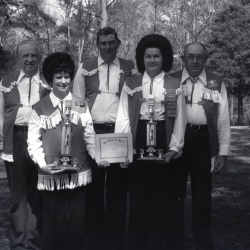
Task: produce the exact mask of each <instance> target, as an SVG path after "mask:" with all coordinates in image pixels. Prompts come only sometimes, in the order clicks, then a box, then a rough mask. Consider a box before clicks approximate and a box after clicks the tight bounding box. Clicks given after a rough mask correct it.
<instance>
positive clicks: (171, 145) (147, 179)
mask: <svg viewBox="0 0 250 250" xmlns="http://www.w3.org/2000/svg"><path fill="white" fill-rule="evenodd" d="M136 62H137V67H138V71H139V72H140V73H141V74H140V75H138V76H135V77H133V78H131V79H127V81H126V84H125V85H124V87H123V90H122V93H121V99H120V104H119V109H118V115H117V119H116V129H115V132H116V133H129V132H131V133H132V136H133V146H134V159H133V163H132V164H131V165H130V166H129V168H130V177H129V196H130V215H129V231H128V245H129V246H128V249H130V250H133V249H136V250H147V249H148V250H149V249H154V250H156V249H163V243H164V211H163V210H164V208H163V200H164V199H163V191H164V188H165V183H164V178H165V176H166V174H167V168H169V167H171V163H170V166H167V165H168V164H169V162H170V161H171V160H172V159H173V158H176V157H178V154H180V153H181V148H182V147H183V143H184V133H185V126H186V114H185V101H184V97H183V95H182V93H181V90H180V82H179V80H177V79H175V78H172V77H170V76H169V75H167V74H166V72H168V71H170V70H171V68H172V63H173V51H172V47H171V44H170V42H169V41H168V39H167V38H166V37H164V36H162V35H157V34H150V35H146V36H144V37H143V38H142V39H141V40H140V41H139V43H138V45H137V48H136ZM152 110H153V112H152ZM151 118H152V119H153V121H154V122H157V124H156V140H155V142H156V146H154V150H158V149H162V150H163V155H162V159H163V160H159V159H156V160H147V159H146V160H142V159H141V160H138V158H140V157H141V152H142V151H141V149H144V148H145V147H146V145H147V144H148V142H147V123H148V122H149V120H150V119H151ZM153 154H154V152H153ZM144 156H145V154H144ZM149 159H150V157H149ZM151 159H153V157H152V158H151ZM154 159H155V158H154ZM121 164H122V163H121ZM123 165H126V164H123ZM124 167H125V166H124Z"/></svg>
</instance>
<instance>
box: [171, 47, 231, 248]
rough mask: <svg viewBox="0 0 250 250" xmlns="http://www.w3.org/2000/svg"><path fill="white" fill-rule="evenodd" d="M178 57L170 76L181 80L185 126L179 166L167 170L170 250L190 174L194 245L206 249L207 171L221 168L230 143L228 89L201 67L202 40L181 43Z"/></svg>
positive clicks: (179, 228) (178, 244) (179, 229)
mask: <svg viewBox="0 0 250 250" xmlns="http://www.w3.org/2000/svg"><path fill="white" fill-rule="evenodd" d="M182 59H183V62H184V63H185V68H184V69H183V70H182V71H179V72H175V73H173V74H172V76H173V77H176V78H179V79H180V80H181V87H182V90H183V92H184V95H185V99H186V107H187V127H186V133H185V141H184V148H183V154H182V156H181V158H180V159H179V163H180V167H179V168H176V170H173V171H172V174H173V180H175V183H172V184H173V186H172V187H173V190H172V200H171V199H170V200H169V203H170V204H172V212H173V213H172V218H171V219H172V222H173V223H172V226H173V229H172V234H173V235H175V237H173V236H171V238H172V239H175V240H172V243H173V242H175V243H173V245H172V246H171V247H172V248H171V249H183V240H184V199H185V192H186V183H187V176H188V174H189V175H190V178H191V188H192V229H193V237H194V242H195V245H196V249H202V250H205V249H208V250H211V249H214V247H213V242H212V237H211V231H210V227H211V192H212V173H223V172H224V170H225V168H226V162H227V155H228V153H229V146H230V141H231V135H230V122H229V112H228V101H227V92H226V88H225V85H224V83H223V81H222V80H221V79H220V77H219V76H217V75H215V74H213V73H211V72H209V71H206V70H205V68H204V67H205V64H206V61H207V51H206V47H205V46H204V45H203V44H202V43H199V42H193V43H190V44H188V45H186V47H185V49H184V55H183V57H182ZM173 214H175V215H176V214H177V215H176V216H173ZM176 237H177V238H176ZM176 239H177V240H176ZM169 241H170V242H171V239H170V240H169ZM170 245H171V244H170Z"/></svg>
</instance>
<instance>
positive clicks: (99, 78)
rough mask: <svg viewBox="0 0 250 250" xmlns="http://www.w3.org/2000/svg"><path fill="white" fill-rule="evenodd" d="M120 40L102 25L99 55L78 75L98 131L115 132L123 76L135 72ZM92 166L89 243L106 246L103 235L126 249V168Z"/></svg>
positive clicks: (79, 88) (79, 87)
mask: <svg viewBox="0 0 250 250" xmlns="http://www.w3.org/2000/svg"><path fill="white" fill-rule="evenodd" d="M120 43H121V41H120V40H119V38H118V36H117V33H116V31H115V30H114V29H112V28H110V27H105V28H102V29H100V30H99V31H98V33H97V43H96V44H97V47H98V50H99V52H100V55H99V56H98V57H96V58H93V59H88V60H86V61H84V62H83V63H82V64H81V65H80V67H79V69H78V71H77V74H76V76H75V80H74V86H73V93H74V94H76V95H78V96H80V97H82V98H86V100H87V101H88V103H89V108H90V112H91V116H92V119H93V123H94V130H95V132H96V133H97V134H103V133H114V125H115V120H116V115H117V109H118V104H119V96H120V93H121V89H122V87H123V84H124V79H125V78H126V77H129V76H131V75H132V73H133V72H132V71H133V69H134V63H133V62H132V61H129V60H124V59H121V58H118V57H117V56H116V54H117V50H118V48H119V46H120ZM92 170H93V178H92V183H91V184H90V185H89V187H88V191H87V218H88V220H89V227H88V233H89V244H90V245H92V248H93V249H101V248H103V242H102V239H101V238H102V237H103V236H104V237H105V241H106V242H105V245H106V248H107V249H109V250H111V249H123V246H124V232H125V218H126V200H127V187H126V185H127V184H126V179H127V178H126V175H127V169H123V168H120V164H111V166H110V167H108V168H106V169H104V168H100V167H98V166H97V165H96V164H95V163H93V167H92ZM105 184H106V186H105ZM105 191H106V193H105ZM105 197H106V200H105ZM105 210H106V211H105ZM104 219H106V223H105V235H103V232H104V231H103V228H104ZM92 248H91V249H92Z"/></svg>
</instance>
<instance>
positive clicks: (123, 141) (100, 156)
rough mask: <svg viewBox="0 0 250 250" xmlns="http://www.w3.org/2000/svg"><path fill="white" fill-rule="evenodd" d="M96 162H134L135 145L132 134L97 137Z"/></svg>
mask: <svg viewBox="0 0 250 250" xmlns="http://www.w3.org/2000/svg"><path fill="white" fill-rule="evenodd" d="M95 158H96V159H95V160H96V162H97V163H100V162H102V161H107V162H109V163H119V162H127V161H129V162H132V160H133V145H132V134H131V133H113V134H112V133H111V134H96V135H95Z"/></svg>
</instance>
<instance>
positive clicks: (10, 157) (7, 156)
mask: <svg viewBox="0 0 250 250" xmlns="http://www.w3.org/2000/svg"><path fill="white" fill-rule="evenodd" d="M0 157H1V158H2V159H3V160H4V161H8V162H14V160H13V155H7V154H4V153H2V154H1V155H0Z"/></svg>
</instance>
